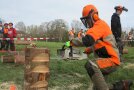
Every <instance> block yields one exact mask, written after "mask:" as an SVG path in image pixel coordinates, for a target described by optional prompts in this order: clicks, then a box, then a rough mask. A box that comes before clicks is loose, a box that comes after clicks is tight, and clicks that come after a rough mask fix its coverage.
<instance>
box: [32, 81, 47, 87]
mask: <svg viewBox="0 0 134 90" xmlns="http://www.w3.org/2000/svg"><path fill="white" fill-rule="evenodd" d="M47 86H48V82H47V81H38V82H36V83H34V84H33V85H31V86H30V88H45V87H47Z"/></svg>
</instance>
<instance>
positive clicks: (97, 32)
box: [86, 25, 104, 41]
mask: <svg viewBox="0 0 134 90" xmlns="http://www.w3.org/2000/svg"><path fill="white" fill-rule="evenodd" d="M103 34H104V30H102V27H101V28H99V26H97V25H94V27H93V28H91V29H89V30H88V31H87V32H86V35H90V36H92V37H93V38H94V40H95V41H97V40H98V39H100V38H101V37H103Z"/></svg>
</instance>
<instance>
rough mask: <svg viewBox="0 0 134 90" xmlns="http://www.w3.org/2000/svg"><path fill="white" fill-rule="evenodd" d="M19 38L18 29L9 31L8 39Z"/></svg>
mask: <svg viewBox="0 0 134 90" xmlns="http://www.w3.org/2000/svg"><path fill="white" fill-rule="evenodd" d="M16 36H17V33H16V29H15V28H10V29H9V30H8V38H15V37H16Z"/></svg>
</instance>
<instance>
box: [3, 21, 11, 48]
mask: <svg viewBox="0 0 134 90" xmlns="http://www.w3.org/2000/svg"><path fill="white" fill-rule="evenodd" d="M3 38H5V39H4V40H3V41H2V46H1V49H2V50H6V51H7V50H8V47H9V43H8V40H6V38H8V23H5V24H4V30H3Z"/></svg>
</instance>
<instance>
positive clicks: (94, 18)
mask: <svg viewBox="0 0 134 90" xmlns="http://www.w3.org/2000/svg"><path fill="white" fill-rule="evenodd" d="M92 17H93V20H94V21H97V20H99V16H98V12H93V15H92Z"/></svg>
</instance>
